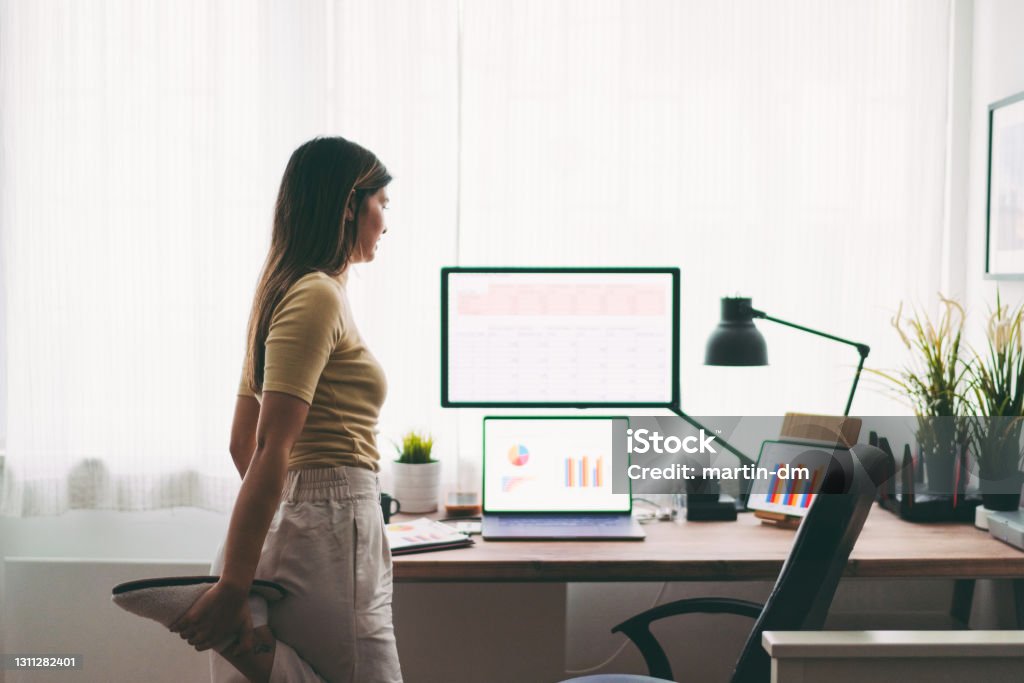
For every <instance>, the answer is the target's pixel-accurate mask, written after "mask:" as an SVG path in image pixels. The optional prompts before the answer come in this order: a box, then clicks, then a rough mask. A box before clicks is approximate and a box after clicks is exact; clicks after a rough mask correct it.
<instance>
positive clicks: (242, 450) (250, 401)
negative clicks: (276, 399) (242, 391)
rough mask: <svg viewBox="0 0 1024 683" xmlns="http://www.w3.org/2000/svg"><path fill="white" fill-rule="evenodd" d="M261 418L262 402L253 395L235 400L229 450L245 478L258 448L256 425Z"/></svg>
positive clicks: (239, 471)
mask: <svg viewBox="0 0 1024 683" xmlns="http://www.w3.org/2000/svg"><path fill="white" fill-rule="evenodd" d="M259 418H260V402H259V401H257V400H256V399H255V397H253V396H239V397H238V400H237V401H235V417H234V419H233V420H232V421H231V444H230V446H229V447H228V450H229V451H230V452H231V459H232V460H233V461H234V463H235V469H237V470H238V476H240V477H242V478H243V479H244V478H245V471H246V470H247V469H249V463H250V462H251V461H252V455H253V452H255V450H256V425H257V423H258V422H259Z"/></svg>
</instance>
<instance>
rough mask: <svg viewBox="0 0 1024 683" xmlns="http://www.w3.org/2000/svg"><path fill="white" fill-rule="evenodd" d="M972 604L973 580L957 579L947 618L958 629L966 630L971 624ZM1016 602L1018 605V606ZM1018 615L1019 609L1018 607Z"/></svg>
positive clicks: (954, 583)
mask: <svg viewBox="0 0 1024 683" xmlns="http://www.w3.org/2000/svg"><path fill="white" fill-rule="evenodd" d="M973 604H974V579H957V580H955V581H954V582H953V601H952V604H950V606H949V616H951V617H953V619H954V620H955V621H956V622H957V625H958V626H959V627H960V628H968V627H969V626H970V623H971V606H972V605H973ZM1019 604H1020V603H1019V601H1018V605H1019ZM1017 611H1018V613H1019V612H1020V608H1019V607H1018V610H1017Z"/></svg>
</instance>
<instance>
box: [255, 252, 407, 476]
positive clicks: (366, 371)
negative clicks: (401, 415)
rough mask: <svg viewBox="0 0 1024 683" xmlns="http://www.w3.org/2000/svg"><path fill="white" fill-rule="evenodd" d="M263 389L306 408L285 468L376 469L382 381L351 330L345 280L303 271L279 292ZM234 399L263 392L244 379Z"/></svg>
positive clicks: (356, 332) (384, 387) (377, 365)
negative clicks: (296, 400)
mask: <svg viewBox="0 0 1024 683" xmlns="http://www.w3.org/2000/svg"><path fill="white" fill-rule="evenodd" d="M243 378H244V373H243ZM263 391H280V392H283V393H286V394H290V395H292V396H296V397H298V398H300V399H302V400H303V401H305V402H306V403H308V404H309V416H308V417H307V418H306V424H305V426H304V427H303V429H302V433H301V434H300V435H299V438H298V440H297V441H296V442H295V445H294V446H293V447H292V452H291V454H290V455H289V457H288V467H289V469H296V468H306V467H335V466H337V465H348V466H352V467H363V468H366V469H370V470H373V471H375V472H376V471H378V470H379V469H380V467H379V465H378V464H377V463H378V461H379V460H380V453H379V452H378V451H377V437H376V430H377V418H378V417H379V416H380V408H381V406H382V405H383V404H384V397H385V395H386V394H387V381H386V379H385V377H384V371H383V369H382V368H381V366H380V363H378V362H377V359H376V358H374V357H373V354H371V353H370V351H369V349H367V348H366V344H365V343H364V342H363V339H362V337H361V336H360V335H359V330H357V329H356V325H355V321H354V320H353V319H352V311H351V307H350V306H349V303H348V297H347V296H346V294H345V285H344V276H342V279H341V280H338V279H335V278H332V277H331V276H329V275H326V274H324V273H320V272H316V273H310V274H309V275H305V276H303V277H302V278H300V279H299V280H298V281H297V282H296V283H295V284H294V285H292V286H291V287H290V288H289V289H288V291H287V292H286V293H285V295H284V298H283V299H281V301H280V303H278V305H277V307H276V308H275V309H274V313H273V316H272V318H271V322H270V332H269V333H268V334H267V341H266V360H265V365H264V372H263ZM238 395H239V396H255V397H256V399H257V400H260V401H262V393H259V394H254V393H253V392H252V391H251V390H250V389H249V388H248V387H247V386H246V384H245V381H244V379H243V381H242V382H241V383H240V384H239V387H238Z"/></svg>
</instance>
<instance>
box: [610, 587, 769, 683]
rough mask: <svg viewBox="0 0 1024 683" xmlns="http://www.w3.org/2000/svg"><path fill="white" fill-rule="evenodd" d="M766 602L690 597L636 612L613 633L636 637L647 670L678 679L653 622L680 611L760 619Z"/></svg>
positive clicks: (663, 676)
mask: <svg viewBox="0 0 1024 683" xmlns="http://www.w3.org/2000/svg"><path fill="white" fill-rule="evenodd" d="M762 609H763V606H762V605H760V604H758V603H756V602H749V601H747V600H736V599H733V598H688V599H686V600H676V601H674V602H668V603H665V604H664V605H658V606H657V607H652V608H651V609H649V610H647V611H645V612H641V613H640V614H637V615H636V616H635V617H631V618H629V619H627V620H626V621H624V622H622V623H621V624H619V625H618V626H616V627H615V628H613V629H612V633H624V634H625V635H626V637H628V638H629V639H630V640H632V641H633V643H634V644H635V645H636V647H637V649H639V650H640V654H641V655H643V658H644V662H645V663H646V664H647V670H648V671H649V672H650V674H651V676H654V677H655V678H664V679H667V680H670V681H671V680H675V679H674V678H673V676H672V667H671V666H669V663H668V657H667V656H666V655H665V651H664V650H663V649H662V648H661V645H660V644H658V641H657V639H656V638H655V637H654V635H653V634H652V633H651V628H650V627H651V623H652V622H655V621H657V620H659V619H664V618H665V617H672V616H676V615H679V614H736V615H739V616H742V617H750V618H751V619H757V618H758V617H759V616H761V610H762Z"/></svg>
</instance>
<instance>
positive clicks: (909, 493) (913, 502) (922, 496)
mask: <svg viewBox="0 0 1024 683" xmlns="http://www.w3.org/2000/svg"><path fill="white" fill-rule="evenodd" d="M869 442H870V443H871V445H872V446H877V447H878V448H880V449H882V450H883V451H885V452H886V453H888V454H889V455H892V448H891V447H890V446H889V440H888V439H886V438H885V437H881V438H879V437H878V435H877V434H875V432H871V435H870V437H869ZM956 466H957V477H956V492H955V493H929V492H928V490H927V488H924V487H923V486H919V485H920V484H923V481H924V468H923V467H922V466H921V463H918V464H917V466H916V467H915V463H914V458H913V457H912V456H911V454H910V444H907V445H905V446H904V447H903V460H902V462H901V463H900V468H899V470H897V472H896V475H895V476H894V477H892V478H891V479H889V481H887V482H885V484H884V485H883V486H881V487H879V489H878V503H879V504H880V505H881V506H882V507H883V508H885V509H886V510H888V511H889V512H891V513H893V514H895V515H899V517H900V519H905V520H907V521H908V522H966V523H973V522H974V510H975V508H977V507H978V506H979V505H981V496H980V495H978V494H973V493H968V492H967V490H966V488H967V480H968V478H969V476H968V469H967V453H966V451H961V452H960V456H959V457H958V458H957V463H956ZM897 479H899V480H900V481H899V487H897V486H896V480H897Z"/></svg>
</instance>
